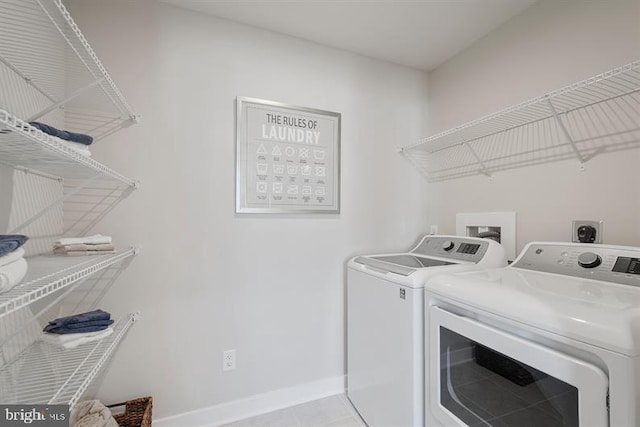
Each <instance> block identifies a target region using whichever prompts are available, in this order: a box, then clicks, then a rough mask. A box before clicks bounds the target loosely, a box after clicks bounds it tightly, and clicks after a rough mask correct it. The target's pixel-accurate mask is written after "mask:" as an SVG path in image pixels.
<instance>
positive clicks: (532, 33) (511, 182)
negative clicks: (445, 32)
mask: <svg viewBox="0 0 640 427" xmlns="http://www.w3.org/2000/svg"><path fill="white" fill-rule="evenodd" d="M639 58H640V1H638V0H608V1H582V0H563V1H557V0H543V1H541V2H539V3H536V4H535V5H534V6H532V7H531V8H529V9H528V10H527V11H525V12H524V13H523V14H521V15H519V16H517V17H515V18H514V19H512V20H511V21H509V22H508V23H507V24H505V25H504V26H502V27H501V28H499V29H498V30H496V31H494V32H492V33H491V34H489V35H488V36H486V37H485V38H483V39H481V40H480V41H478V42H477V43H475V44H474V45H473V46H471V47H470V48H469V49H467V50H466V51H464V52H462V53H461V54H459V55H457V56H456V57H454V58H453V59H451V60H450V61H448V62H447V63H445V64H443V65H442V66H440V67H438V68H437V69H435V70H434V71H432V72H431V73H430V74H429V85H430V91H429V109H430V112H431V113H432V114H431V115H430V120H431V129H432V130H433V131H434V132H439V131H442V130H444V129H447V128H449V127H453V126H456V125H459V124H462V123H465V122H467V121H470V120H473V119H475V118H478V117H482V116H484V115H487V114H490V113H493V112H495V111H498V110H500V109H502V108H505V107H508V106H510V105H512V104H516V103H519V102H521V101H525V100H527V99H529V98H532V97H536V96H539V95H542V94H544V93H546V92H549V91H551V90H555V89H558V88H561V87H563V86H565V85H568V84H571V83H573V82H576V81H579V80H582V79H585V78H588V77H591V76H593V75H596V74H599V73H602V72H605V71H608V70H609V69H612V68H615V67H618V66H621V65H624V64H627V63H629V62H632V61H634V60H637V59H639ZM639 164H640V150H637V149H636V150H632V151H622V152H618V153H611V154H602V155H599V156H596V157H595V158H593V159H592V160H590V161H589V162H587V164H586V171H584V172H581V171H580V170H579V167H578V161H577V160H573V161H566V162H558V163H553V164H547V165H543V166H536V167H529V168H524V169H520V170H511V171H505V172H498V173H496V174H495V175H494V177H493V179H492V180H489V179H488V178H486V177H473V178H465V179H459V180H454V181H445V182H441V183H434V184H432V185H430V187H429V197H430V204H429V208H428V217H429V222H430V223H431V224H438V225H439V226H440V232H445V233H446V232H451V233H452V232H454V231H455V215H456V213H459V212H488V211H515V212H517V215H518V216H517V247H518V249H521V248H522V247H523V245H524V244H526V243H527V242H529V241H532V240H553V241H570V240H571V220H572V219H594V220H604V221H605V224H604V238H605V243H611V244H626V245H636V246H640V216H639V215H638V213H639V212H640V198H639V197H637V193H638V192H637V189H636V185H637V182H638V180H639V178H640V172H639V171H640V169H638V165H639Z"/></svg>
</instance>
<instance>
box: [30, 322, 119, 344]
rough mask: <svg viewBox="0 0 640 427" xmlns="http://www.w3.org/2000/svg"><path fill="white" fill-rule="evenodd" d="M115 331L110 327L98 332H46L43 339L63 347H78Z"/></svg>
mask: <svg viewBox="0 0 640 427" xmlns="http://www.w3.org/2000/svg"><path fill="white" fill-rule="evenodd" d="M112 333H113V328H111V327H109V328H107V329H105V330H103V331H97V332H81V333H78V334H53V333H50V332H45V333H43V334H42V336H41V339H42V341H44V342H47V343H49V344H53V345H57V346H60V347H63V348H76V347H77V346H79V345H81V344H86V343H88V342H92V341H97V340H101V339H103V338H106V337H108V336H109V335H111V334H112Z"/></svg>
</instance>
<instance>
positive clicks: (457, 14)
mask: <svg viewBox="0 0 640 427" xmlns="http://www.w3.org/2000/svg"><path fill="white" fill-rule="evenodd" d="M159 1H162V2H164V3H170V4H173V5H176V6H179V7H183V8H186V9H191V10H194V11H197V12H202V13H206V14H210V15H215V16H218V17H222V18H225V19H229V20H231V21H235V22H239V23H243V24H247V25H251V26H254V27H258V28H263V29H266V30H270V31H275V32H278V33H281V34H286V35H290V36H294V37H298V38H301V39H305V40H309V41H312V42H316V43H320V44H323V45H326V46H331V47H335V48H338V49H344V50H348V51H351V52H355V53H359V54H361V55H365V56H368V57H371V58H376V59H381V60H384V61H390V62H394V63H396V64H400V65H404V66H408V67H412V68H418V69H422V70H425V71H430V70H432V69H434V68H435V67H437V66H438V65H440V64H442V63H443V62H445V61H446V60H448V59H449V58H451V57H453V56H454V55H455V54H457V53H458V52H461V51H462V50H464V49H465V48H467V47H468V46H470V45H471V44H472V43H473V42H475V41H476V40H478V39H480V38H482V37H483V36H485V35H486V34H488V33H489V32H491V31H492V30H493V29H495V28H497V27H499V26H500V25H502V24H503V23H504V22H506V21H508V20H509V19H510V18H512V17H513V16H515V15H517V14H519V13H520V12H522V11H523V10H524V9H526V8H527V7H529V6H531V5H532V4H533V3H535V2H536V1H537V0H159Z"/></svg>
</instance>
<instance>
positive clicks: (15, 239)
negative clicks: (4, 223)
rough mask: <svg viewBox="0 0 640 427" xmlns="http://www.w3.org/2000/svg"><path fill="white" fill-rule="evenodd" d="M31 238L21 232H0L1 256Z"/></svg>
mask: <svg viewBox="0 0 640 427" xmlns="http://www.w3.org/2000/svg"><path fill="white" fill-rule="evenodd" d="M27 240H29V238H28V237H27V236H23V235H21V234H0V256H2V255H6V254H8V253H9V252H13V251H15V250H16V249H18V248H19V247H20V246H22V245H24V243H25V242H26V241H27Z"/></svg>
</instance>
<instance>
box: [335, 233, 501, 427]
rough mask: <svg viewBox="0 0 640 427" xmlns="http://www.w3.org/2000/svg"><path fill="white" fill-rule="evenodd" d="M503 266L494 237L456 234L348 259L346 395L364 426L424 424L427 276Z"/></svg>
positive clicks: (499, 248) (499, 247)
mask: <svg viewBox="0 0 640 427" xmlns="http://www.w3.org/2000/svg"><path fill="white" fill-rule="evenodd" d="M504 265H506V257H505V250H504V248H503V247H502V246H501V245H500V244H498V243H497V242H495V241H493V240H488V239H479V238H473V237H460V236H425V237H424V238H423V239H422V240H421V241H420V243H419V244H418V245H417V246H416V247H415V248H413V249H412V250H411V251H410V252H407V253H393V254H382V255H366V256H358V257H355V258H353V259H351V260H350V261H349V263H348V268H347V396H348V397H349V399H350V400H351V402H352V403H353V405H354V407H355V408H356V410H357V411H358V412H359V413H360V415H361V416H362V418H363V419H364V421H365V422H366V423H367V424H368V425H369V426H371V427H378V426H380V427H382V426H393V427H400V426H422V425H423V423H424V305H423V288H424V284H425V282H426V281H427V280H428V279H429V278H431V277H434V276H436V275H438V274H443V273H446V272H456V271H468V270H477V269H479V268H490V267H499V266H504Z"/></svg>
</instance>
